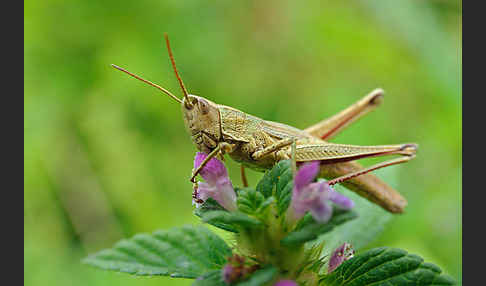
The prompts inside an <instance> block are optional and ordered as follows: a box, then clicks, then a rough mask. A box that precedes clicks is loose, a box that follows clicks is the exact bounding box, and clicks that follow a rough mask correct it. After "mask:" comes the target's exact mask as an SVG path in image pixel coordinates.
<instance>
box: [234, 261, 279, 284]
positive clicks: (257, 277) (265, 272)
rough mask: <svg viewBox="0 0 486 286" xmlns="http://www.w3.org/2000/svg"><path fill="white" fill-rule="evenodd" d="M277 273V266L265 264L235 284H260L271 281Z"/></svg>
mask: <svg viewBox="0 0 486 286" xmlns="http://www.w3.org/2000/svg"><path fill="white" fill-rule="evenodd" d="M276 274H277V268H275V267H273V266H267V267H265V268H263V269H260V270H257V271H255V272H254V273H252V274H251V276H250V277H249V278H248V279H247V280H245V281H242V282H240V283H237V284H236V285H237V286H260V285H265V284H266V283H268V282H270V281H272V279H273V278H274V277H275V275H276Z"/></svg>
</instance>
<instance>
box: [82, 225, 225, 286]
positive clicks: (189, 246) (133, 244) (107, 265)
mask: <svg viewBox="0 0 486 286" xmlns="http://www.w3.org/2000/svg"><path fill="white" fill-rule="evenodd" d="M228 256H231V249H230V248H229V247H228V245H226V243H225V242H224V241H223V240H222V239H221V238H219V237H218V236H216V235H215V234H213V233H212V232H210V231H209V230H208V229H206V228H205V227H201V226H198V227H193V226H184V227H179V228H172V229H170V230H161V231H156V232H154V233H153V234H151V235H149V234H137V235H135V236H134V237H132V238H130V239H124V240H121V241H120V242H118V243H117V244H115V246H114V247H113V248H111V249H106V250H102V251H100V252H98V253H95V254H92V255H90V256H88V257H87V258H85V259H84V260H83V262H84V263H87V264H89V265H92V266H96V267H99V268H102V269H105V270H113V271H119V272H126V273H130V274H134V275H166V276H171V277H184V278H196V277H198V276H201V275H203V274H205V273H207V272H208V271H211V270H215V269H220V268H221V267H222V266H223V265H224V264H225V263H226V258H227V257H228Z"/></svg>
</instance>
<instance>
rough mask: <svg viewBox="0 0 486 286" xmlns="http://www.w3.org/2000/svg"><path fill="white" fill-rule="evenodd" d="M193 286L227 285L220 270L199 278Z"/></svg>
mask: <svg viewBox="0 0 486 286" xmlns="http://www.w3.org/2000/svg"><path fill="white" fill-rule="evenodd" d="M191 285H192V286H225V285H226V283H224V281H223V276H222V275H221V269H220V270H213V271H210V272H208V273H206V274H204V275H202V276H199V277H198V278H197V279H196V281H194V283H192V284H191Z"/></svg>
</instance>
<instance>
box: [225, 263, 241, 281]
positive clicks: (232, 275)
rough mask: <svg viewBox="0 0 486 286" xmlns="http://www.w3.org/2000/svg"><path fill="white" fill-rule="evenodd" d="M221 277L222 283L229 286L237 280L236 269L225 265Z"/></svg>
mask: <svg viewBox="0 0 486 286" xmlns="http://www.w3.org/2000/svg"><path fill="white" fill-rule="evenodd" d="M222 275H223V281H224V282H226V284H231V283H233V282H235V281H236V280H238V278H239V274H238V273H237V271H236V268H235V267H233V266H232V265H231V264H226V265H225V266H224V267H223V271H222Z"/></svg>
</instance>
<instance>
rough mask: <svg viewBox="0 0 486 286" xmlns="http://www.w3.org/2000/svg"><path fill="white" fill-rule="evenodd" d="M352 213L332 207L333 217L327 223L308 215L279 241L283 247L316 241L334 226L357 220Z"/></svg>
mask: <svg viewBox="0 0 486 286" xmlns="http://www.w3.org/2000/svg"><path fill="white" fill-rule="evenodd" d="M357 217H358V215H357V213H356V212H354V211H347V210H342V209H339V208H337V207H334V210H333V215H332V217H331V219H330V220H329V221H328V222H327V223H318V222H316V221H315V220H314V219H313V218H312V216H311V215H310V214H307V215H306V216H304V218H302V220H301V221H300V222H299V224H298V225H297V227H296V229H295V230H294V231H292V232H290V233H289V234H288V235H287V236H286V237H284V238H283V239H282V240H281V243H282V244H283V245H287V246H296V245H300V244H302V243H305V242H308V241H311V240H314V239H316V238H317V237H318V236H319V235H321V234H324V233H326V232H329V231H331V230H333V229H334V228H335V227H336V226H338V225H340V224H343V223H345V222H347V221H350V220H352V219H355V218H357Z"/></svg>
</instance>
